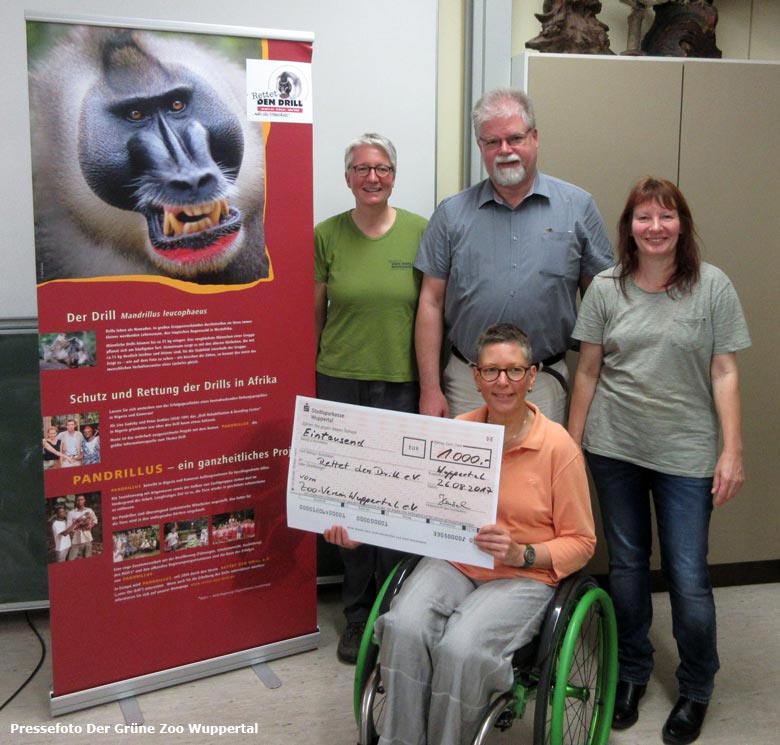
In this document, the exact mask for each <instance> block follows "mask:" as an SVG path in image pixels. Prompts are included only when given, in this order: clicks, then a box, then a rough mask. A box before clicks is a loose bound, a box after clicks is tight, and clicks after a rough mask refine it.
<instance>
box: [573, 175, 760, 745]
mask: <svg viewBox="0 0 780 745" xmlns="http://www.w3.org/2000/svg"><path fill="white" fill-rule="evenodd" d="M618 230H619V241H618V256H619V263H618V264H617V266H615V267H613V268H612V269H608V270H607V271H605V272H602V273H601V274H599V275H597V276H596V277H595V278H594V280H593V283H592V284H591V286H590V288H589V290H588V292H587V293H586V295H585V298H584V299H583V302H582V306H581V308H580V314H579V317H578V319H577V324H576V326H575V329H574V333H573V336H574V338H575V339H579V340H580V342H581V347H580V356H579V362H578V366H577V372H576V375H575V382H574V389H573V393H572V402H571V410H570V414H569V432H570V434H571V435H572V437H573V438H574V440H575V441H576V442H577V443H578V444H581V446H582V448H583V450H584V451H585V455H586V457H587V460H588V464H589V466H590V469H591V473H592V475H593V479H594V482H595V484H596V489H597V491H598V495H599V503H600V506H601V513H602V518H603V523H604V533H605V536H606V539H607V546H608V549H609V561H610V574H609V579H610V590H611V594H612V598H613V600H614V602H615V610H616V613H617V618H618V646H619V661H620V672H619V684H618V695H617V700H616V703H615V716H614V719H613V724H612V726H613V728H615V729H625V728H627V727H630V726H631V725H632V724H634V722H636V720H637V717H638V705H639V700H640V698H641V697H642V695H643V694H644V692H645V688H646V685H647V682H648V680H649V678H650V673H651V671H652V668H653V645H652V644H651V642H650V639H649V636H648V632H649V629H650V623H651V620H652V604H651V599H650V553H651V546H652V526H651V510H650V495H651V494H652V499H653V505H654V507H655V514H656V523H657V530H658V538H659V543H660V547H661V558H662V561H661V564H662V567H663V572H664V575H665V576H666V579H667V582H668V584H669V588H670V599H671V605H672V617H673V628H674V634H675V639H676V641H677V648H678V653H679V656H680V664H679V667H678V668H677V678H678V682H679V694H680V695H679V699H678V701H677V703H676V704H675V706H674V708H673V709H672V712H671V713H670V715H669V717H668V718H667V720H666V723H665V724H664V727H663V730H662V734H663V739H664V742H665V743H671V744H672V745H685V743H690V742H693V740H695V739H696V738H697V737H698V735H699V732H700V731H701V726H702V723H703V721H704V716H705V714H706V711H707V704H708V702H709V700H710V696H711V694H712V690H713V685H714V678H715V673H716V672H717V670H718V667H719V662H718V652H717V646H716V634H715V603H714V599H713V594H712V585H711V583H710V577H709V569H708V566H707V543H708V533H709V523H710V515H711V513H712V508H713V506H718V505H721V504H724V503H725V502H727V501H728V500H729V499H731V498H732V497H734V496H735V495H736V494H737V492H738V491H739V489H740V487H741V486H742V482H743V481H744V472H743V466H742V433H741V425H740V414H739V412H740V402H739V386H738V372H737V360H736V352H737V351H738V350H740V349H745V348H746V347H749V346H750V336H749V334H748V330H747V325H746V323H745V318H744V315H743V313H742V308H741V306H740V303H739V299H738V298H737V294H736V292H735V290H734V287H733V286H732V284H731V282H730V281H729V279H728V277H726V275H725V274H724V273H723V272H722V271H720V270H719V269H717V268H716V267H714V266H712V265H710V264H706V263H703V262H702V261H701V259H700V256H699V249H698V246H697V243H696V233H695V229H694V225H693V218H692V217H691V212H690V209H689V207H688V205H687V203H686V201H685V197H684V196H683V195H682V193H681V192H680V191H679V189H678V188H677V187H676V186H675V185H674V184H672V183H671V182H669V181H666V180H663V179H656V178H649V177H648V178H644V179H642V180H641V181H639V182H638V183H637V184H636V185H635V186H634V188H633V189H632V191H631V193H630V194H629V197H628V201H627V203H626V206H625V208H624V209H623V212H622V214H621V216H620V220H619V223H618ZM719 431H721V432H722V434H723V448H722V450H720V452H718V433H719Z"/></svg>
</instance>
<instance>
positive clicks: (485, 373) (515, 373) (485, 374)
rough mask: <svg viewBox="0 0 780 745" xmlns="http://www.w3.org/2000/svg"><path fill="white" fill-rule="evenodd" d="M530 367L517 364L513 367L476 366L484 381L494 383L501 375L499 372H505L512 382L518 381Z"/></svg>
mask: <svg viewBox="0 0 780 745" xmlns="http://www.w3.org/2000/svg"><path fill="white" fill-rule="evenodd" d="M475 367H476V365H475ZM530 369H531V368H530V367H520V366H519V365H516V366H515V367H476V370H477V372H478V373H479V376H480V377H481V378H482V380H484V381H485V382H486V383H495V382H496V381H497V380H498V379H499V378H500V377H501V373H506V376H507V378H509V380H510V381H512V382H513V383H519V382H520V381H521V380H522V379H523V378H524V377H525V375H526V373H527V372H528V371H529V370H530Z"/></svg>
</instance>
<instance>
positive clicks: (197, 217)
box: [163, 199, 230, 237]
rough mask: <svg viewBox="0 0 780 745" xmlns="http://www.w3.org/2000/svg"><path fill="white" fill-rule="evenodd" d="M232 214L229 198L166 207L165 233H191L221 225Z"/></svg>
mask: <svg viewBox="0 0 780 745" xmlns="http://www.w3.org/2000/svg"><path fill="white" fill-rule="evenodd" d="M228 214H230V208H229V207H228V203H227V199H219V200H217V201H216V202H204V203H203V204H192V205H187V206H186V207H165V217H164V219H163V233H164V234H165V235H166V236H169V237H170V236H175V235H189V234H190V233H197V232H198V231H200V230H207V229H208V228H213V227H215V226H216V225H219V221H220V219H221V218H223V217H226V216H227V215H228Z"/></svg>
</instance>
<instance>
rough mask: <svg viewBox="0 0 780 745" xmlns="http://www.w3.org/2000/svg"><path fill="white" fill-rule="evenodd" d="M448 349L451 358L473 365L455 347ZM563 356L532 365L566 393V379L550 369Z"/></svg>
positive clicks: (567, 389)
mask: <svg viewBox="0 0 780 745" xmlns="http://www.w3.org/2000/svg"><path fill="white" fill-rule="evenodd" d="M450 349H451V350H452V354H453V356H454V357H456V358H457V359H459V360H460V361H461V362H462V363H463V364H465V365H470V366H473V364H474V363H473V362H469V360H468V359H467V358H466V356H465V355H464V354H463V353H462V352H461V351H460V350H459V349H458V348H457V347H456V346H454V345H453V346H452V347H450ZM565 356H566V353H565V352H561V353H560V354H554V355H553V356H552V357H548V358H547V359H546V360H542V361H541V362H534V363H533V365H534V367H535V368H536V369H537V370H539V371H540V372H545V373H547V374H548V375H552V376H553V377H554V378H555V379H556V380H557V381H558V382H559V383H560V384H561V388H563V390H564V391H565V392H566V393H568V392H569V386H568V385H567V384H566V378H564V377H563V375H561V374H560V373H559V372H558V371H557V370H555V369H554V368H553V367H552V366H553V365H554V364H555V363H556V362H560V361H561V360H562V359H563V358H564V357H565Z"/></svg>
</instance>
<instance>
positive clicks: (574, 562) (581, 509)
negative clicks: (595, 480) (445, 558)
mask: <svg viewBox="0 0 780 745" xmlns="http://www.w3.org/2000/svg"><path fill="white" fill-rule="evenodd" d="M525 404H526V406H528V407H529V408H530V409H531V410H532V411H533V412H534V414H535V415H536V416H535V418H534V421H533V424H532V425H531V431H530V432H529V433H528V436H527V437H526V438H525V440H524V441H523V443H522V444H520V445H518V446H516V447H513V448H510V449H509V450H507V451H506V452H505V453H504V456H503V458H502V459H501V479H500V481H499V487H498V513H497V515H496V523H497V524H498V525H500V526H502V527H507V528H509V531H510V532H511V534H512V538H513V539H514V540H515V541H517V542H518V543H521V544H526V543H530V544H531V545H533V546H538V545H540V544H542V543H544V544H545V545H546V546H547V548H548V549H549V550H550V556H551V557H552V564H553V565H552V568H551V569H538V568H535V567H531V568H529V569H521V568H520V567H510V566H507V565H506V564H503V563H502V562H500V561H499V560H496V563H495V568H494V569H484V568H482V567H475V566H472V565H470V564H460V563H457V562H452V564H453V566H456V567H457V568H458V569H459V570H460V571H461V572H463V573H464V574H465V575H467V576H468V577H472V578H473V579H476V580H491V579H501V578H510V577H530V578H532V579H535V580H538V581H540V582H544V583H545V584H547V585H553V586H555V585H557V584H558V582H560V581H561V580H562V579H563V578H564V577H566V576H568V575H569V574H572V573H573V572H576V571H577V570H578V569H581V568H582V567H584V566H585V564H587V562H588V560H589V559H590V557H591V556H593V552H594V551H595V548H596V533H595V526H594V524H593V511H592V510H591V505H590V491H589V489H588V478H587V476H586V475H585V462H584V460H583V458H582V453H581V452H580V450H579V448H577V446H576V445H575V444H574V441H573V440H572V439H571V437H569V433H568V432H567V431H566V430H565V429H564V428H563V427H561V425H560V424H557V423H555V422H552V421H550V420H549V419H548V418H547V417H546V416H544V414H542V413H540V411H539V409H538V408H537V407H536V406H534V405H533V404H532V403H530V402H528V401H526V402H525ZM457 418H458V419H464V420H466V421H469V422H485V421H486V420H487V406H483V407H482V408H481V409H475V410H474V411H469V412H467V413H465V414H461V415H460V416H459V417H457Z"/></svg>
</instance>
